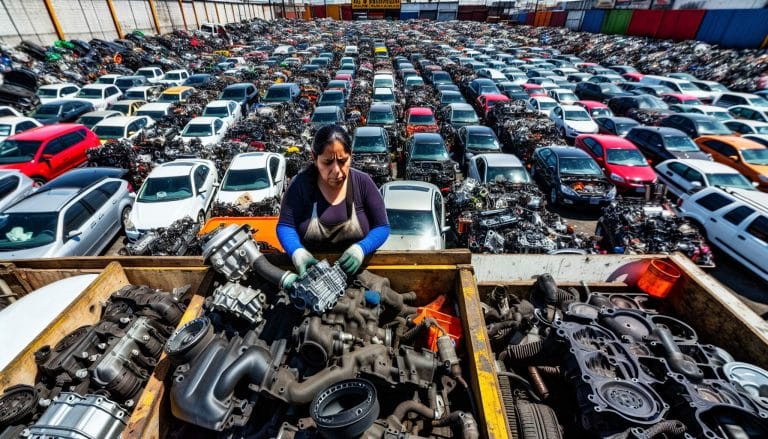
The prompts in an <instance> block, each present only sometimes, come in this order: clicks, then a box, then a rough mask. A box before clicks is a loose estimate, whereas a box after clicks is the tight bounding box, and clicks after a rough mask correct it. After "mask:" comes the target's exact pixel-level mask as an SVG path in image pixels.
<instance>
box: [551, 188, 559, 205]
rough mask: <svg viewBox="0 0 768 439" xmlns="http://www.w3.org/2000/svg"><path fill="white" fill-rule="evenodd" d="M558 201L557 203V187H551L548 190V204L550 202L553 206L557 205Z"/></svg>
mask: <svg viewBox="0 0 768 439" xmlns="http://www.w3.org/2000/svg"><path fill="white" fill-rule="evenodd" d="M558 203H559V201H558V199H557V188H555V187H553V188H552V189H550V191H549V204H551V205H553V206H557V205H558Z"/></svg>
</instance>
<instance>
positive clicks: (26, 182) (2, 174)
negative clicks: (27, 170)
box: [0, 169, 36, 211]
mask: <svg viewBox="0 0 768 439" xmlns="http://www.w3.org/2000/svg"><path fill="white" fill-rule="evenodd" d="M35 189H36V188H35V182H34V181H32V179H31V178H29V177H27V176H26V175H24V174H22V173H21V172H20V171H19V170H17V169H2V170H0V211H2V210H3V209H5V208H7V207H8V206H11V205H13V204H15V203H16V202H17V201H19V200H23V199H24V198H26V197H27V196H28V195H29V194H31V193H32V192H34V191H35Z"/></svg>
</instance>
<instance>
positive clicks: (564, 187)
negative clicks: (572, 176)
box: [560, 184, 579, 197]
mask: <svg viewBox="0 0 768 439" xmlns="http://www.w3.org/2000/svg"><path fill="white" fill-rule="evenodd" d="M560 192H562V193H564V194H565V195H570V196H572V197H578V196H579V194H577V193H576V191H575V190H573V189H572V188H571V187H570V186H568V185H565V184H561V185H560Z"/></svg>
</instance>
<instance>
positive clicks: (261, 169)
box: [216, 152, 285, 203]
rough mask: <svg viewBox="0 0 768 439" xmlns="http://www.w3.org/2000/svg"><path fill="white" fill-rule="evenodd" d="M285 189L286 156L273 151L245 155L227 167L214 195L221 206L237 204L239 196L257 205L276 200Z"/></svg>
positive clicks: (237, 156)
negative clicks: (272, 199) (223, 204)
mask: <svg viewBox="0 0 768 439" xmlns="http://www.w3.org/2000/svg"><path fill="white" fill-rule="evenodd" d="M284 188H285V156H283V155H282V154H277V153H274V152H244V153H241V154H238V155H236V156H235V157H234V158H233V159H232V162H231V163H230V164H229V168H228V169H227V172H226V174H224V178H223V179H222V180H221V187H220V188H219V191H218V192H217V193H216V201H217V202H220V203H236V202H237V201H238V200H239V199H241V197H247V198H248V199H249V200H250V202H252V203H258V202H260V201H263V200H265V199H267V198H271V197H279V196H281V195H282V194H283V190H284Z"/></svg>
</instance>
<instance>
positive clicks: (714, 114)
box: [706, 111, 733, 122]
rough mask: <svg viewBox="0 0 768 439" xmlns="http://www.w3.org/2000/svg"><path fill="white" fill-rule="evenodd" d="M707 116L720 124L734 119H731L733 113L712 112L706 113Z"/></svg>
mask: <svg viewBox="0 0 768 439" xmlns="http://www.w3.org/2000/svg"><path fill="white" fill-rule="evenodd" d="M706 115H707V116H711V117H714V118H715V119H717V120H718V121H720V122H722V121H726V120H731V119H733V117H731V113H729V112H727V111H710V112H708V113H706Z"/></svg>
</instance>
